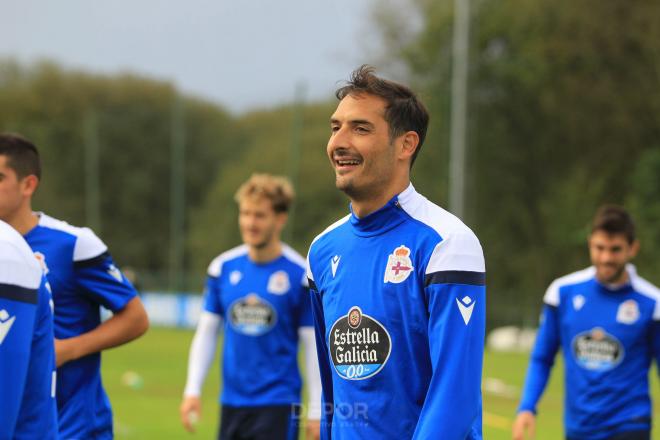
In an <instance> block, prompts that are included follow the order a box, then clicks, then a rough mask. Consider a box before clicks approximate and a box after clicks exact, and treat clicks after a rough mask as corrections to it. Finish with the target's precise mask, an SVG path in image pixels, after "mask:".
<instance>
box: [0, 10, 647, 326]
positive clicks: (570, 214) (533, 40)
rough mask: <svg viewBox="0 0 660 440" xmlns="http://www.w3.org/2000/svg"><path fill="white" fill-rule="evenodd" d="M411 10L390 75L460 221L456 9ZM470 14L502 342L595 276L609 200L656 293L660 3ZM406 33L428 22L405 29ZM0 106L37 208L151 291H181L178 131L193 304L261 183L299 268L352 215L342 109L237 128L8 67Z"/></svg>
mask: <svg viewBox="0 0 660 440" xmlns="http://www.w3.org/2000/svg"><path fill="white" fill-rule="evenodd" d="M399 3H405V5H406V9H405V10H406V11H407V14H408V15H409V16H406V15H405V14H402V13H401V11H402V9H401V8H400V5H399V4H398V3H396V2H382V3H380V4H377V5H376V9H375V10H374V22H375V23H376V25H377V26H376V27H377V28H378V29H380V31H381V38H382V41H383V47H384V48H385V49H386V50H385V52H384V54H383V57H382V65H383V66H385V68H384V69H380V71H381V72H384V73H387V72H388V71H389V72H398V76H397V74H396V73H395V74H393V75H392V76H393V77H394V78H395V79H402V80H405V81H406V82H411V83H412V85H413V86H414V88H415V89H416V90H419V91H420V94H421V95H422V98H423V99H424V101H425V102H426V103H427V104H428V106H429V108H430V112H431V118H432V120H431V122H432V125H431V128H430V131H429V136H428V138H427V141H426V144H425V146H424V147H423V150H422V152H421V153H420V154H421V156H420V157H421V158H422V160H419V161H417V163H416V164H415V166H414V168H413V173H412V178H413V183H414V184H415V186H416V187H417V189H418V190H419V191H420V192H422V193H423V194H425V195H426V196H427V197H429V198H430V199H431V200H433V201H435V202H436V203H438V204H440V205H441V206H446V202H447V194H448V191H447V190H448V162H449V152H448V144H449V133H448V130H449V104H450V100H449V96H450V90H449V85H450V83H451V78H450V67H451V56H450V55H451V29H452V17H453V15H452V13H453V12H452V10H451V6H450V5H449V4H448V2H431V1H427V0H407V1H405V2H399ZM472 4H473V16H472V19H471V24H472V30H471V49H470V66H471V68H470V80H469V84H470V88H469V127H468V128H469V130H468V140H469V151H468V170H467V175H468V179H467V181H468V193H467V194H468V195H467V203H466V207H467V213H466V215H465V221H466V223H467V224H468V225H469V226H470V227H471V228H472V229H473V230H474V231H475V232H476V233H477V235H478V236H479V238H480V240H481V242H482V245H483V247H484V250H485V255H486V260H487V271H488V289H489V290H488V292H489V293H488V295H489V308H488V310H489V312H488V313H489V325H491V326H492V325H498V324H503V323H511V322H512V323H517V324H529V325H533V324H534V320H535V319H536V316H537V311H538V309H539V306H540V301H541V298H542V295H543V291H544V289H545V288H546V286H547V284H548V283H549V282H550V281H551V280H552V279H553V278H555V277H557V276H560V275H562V274H565V273H568V272H570V271H573V270H577V269H579V268H582V267H585V266H587V265H588V264H589V261H588V256H587V250H586V236H587V234H588V223H589V221H590V219H591V216H592V214H593V213H594V211H595V209H596V208H597V206H598V205H600V204H602V203H606V202H609V203H619V204H623V205H625V206H626V207H628V208H629V209H630V210H631V211H632V213H633V215H634V217H635V219H636V221H637V225H638V229H639V236H640V238H641V242H642V248H641V253H640V255H639V257H638V259H637V264H638V268H639V271H640V273H641V274H642V275H643V276H645V277H647V278H648V279H650V280H651V281H652V282H655V283H660V263H658V262H659V261H660V228H658V225H659V224H660V145H659V143H660V119H659V117H658V115H660V87H658V86H659V85H660V56H659V55H660V35H659V34H660V27H658V26H657V25H656V24H657V23H658V22H660V21H659V20H660V4H657V2H643V3H642V4H640V5H637V6H636V7H635V8H630V7H629V5H628V4H626V3H624V2H623V1H620V0H617V1H613V2H609V3H607V4H602V2H595V1H593V0H591V1H587V2H581V3H580V2H578V3H575V2H569V1H565V0H562V1H559V2H557V1H552V2H551V1H549V0H537V1H535V2H529V1H527V0H504V1H501V0H499V1H494V0H481V1H473V2H472ZM397 5H399V6H398V7H397ZM400 20H410V22H411V23H416V25H415V26H410V27H408V28H406V31H405V32H403V31H399V32H397V29H400V25H401V23H400ZM388 69H389V70H388ZM401 72H404V73H401ZM347 74H348V72H347ZM0 104H2V105H0V128H1V129H2V131H16V132H19V133H22V134H24V135H26V136H27V137H28V138H31V139H32V140H33V141H34V142H35V143H36V144H37V145H38V146H39V148H40V150H41V152H42V156H43V162H44V176H43V181H42V185H41V187H40V189H39V191H38V194H37V197H36V199H35V207H36V209H39V210H43V211H45V212H47V213H49V214H52V215H54V216H57V217H60V218H63V219H66V220H68V221H69V222H71V223H73V224H78V225H87V224H90V223H91V226H93V227H95V228H96V229H97V230H98V232H99V234H100V235H101V236H102V238H103V239H104V240H105V241H106V242H107V243H108V245H109V246H110V249H111V250H112V252H113V254H114V255H115V258H116V260H117V261H118V262H120V263H121V264H122V265H123V266H132V267H134V268H136V269H137V270H138V273H140V274H142V275H143V277H144V278H143V281H144V285H145V286H144V287H145V288H150V289H151V288H158V289H167V288H168V287H169V285H168V284H167V282H166V280H167V277H166V274H167V273H168V271H169V270H170V269H171V267H172V266H171V258H172V255H171V246H170V245H171V235H172V232H171V224H170V222H171V207H172V203H173V200H172V197H171V194H172V191H173V188H172V185H173V183H172V182H173V181H172V169H173V168H172V160H174V159H173V158H172V154H171V151H172V150H171V149H172V142H173V141H172V139H173V136H174V137H175V136H176V132H175V130H176V127H177V126H180V127H179V130H181V132H182V133H180V137H181V139H182V143H183V145H184V153H183V156H182V157H183V176H184V177H183V181H181V182H178V183H175V185H183V188H184V196H183V199H182V200H183V202H184V205H183V208H182V210H183V213H184V216H183V237H184V240H183V249H184V253H183V270H184V272H185V273H186V274H187V275H188V277H187V282H186V283H184V285H183V288H184V289H188V290H201V286H202V282H203V278H204V272H205V269H206V265H207V264H208V262H209V261H210V260H211V259H212V258H213V256H215V255H217V253H219V252H220V251H222V250H225V249H227V248H229V247H231V246H234V245H237V244H238V243H239V242H240V237H239V236H238V231H237V227H236V216H237V209H236V206H235V202H234V200H233V194H234V191H235V190H236V188H237V187H238V185H239V184H240V183H242V182H243V181H244V180H245V179H247V177H249V175H250V174H251V173H252V172H257V171H258V172H271V173H278V174H285V175H289V176H291V177H292V178H293V180H294V181H295V182H296V183H297V185H296V189H297V193H298V198H297V203H296V205H295V212H294V213H293V214H294V215H293V216H292V219H291V220H292V223H291V224H290V225H289V227H288V230H287V231H285V236H286V237H287V240H288V241H289V242H290V244H291V245H292V246H293V247H295V248H296V249H297V250H299V251H300V252H301V253H302V254H305V253H306V252H307V247H308V246H309V243H310V242H311V240H312V239H313V238H314V236H315V235H316V234H318V233H320V232H321V230H322V229H323V228H324V227H325V226H327V225H328V224H330V223H331V222H332V221H334V220H336V219H338V218H339V217H341V216H343V215H345V214H346V212H347V207H348V202H347V199H346V198H345V197H344V196H343V195H342V194H341V193H340V192H338V191H337V190H336V189H335V188H334V178H333V175H332V171H331V169H330V166H329V163H328V160H327V158H326V157H325V145H326V142H327V138H328V135H329V124H328V119H329V116H330V114H331V113H332V111H333V109H334V107H335V105H336V103H335V102H334V101H328V102H316V103H307V104H304V105H302V104H301V105H298V104H290V105H284V106H280V107H276V108H270V109H264V110H258V111H252V112H249V113H246V114H242V115H234V114H231V113H230V112H228V111H227V110H226V109H224V108H222V107H221V106H220V105H218V104H215V103H211V102H208V101H205V100H203V99H201V98H198V97H193V96H186V95H183V94H182V93H181V92H179V91H177V90H176V88H175V87H174V86H172V85H171V84H169V83H166V82H162V81H155V80H152V79H148V78H144V77H140V76H137V75H131V74H121V75H111V76H108V75H96V74H90V73H85V72H80V71H74V70H69V69H65V68H63V67H61V66H58V65H57V64H54V63H37V64H31V65H21V64H19V63H17V62H15V61H12V60H4V61H3V62H1V63H0ZM177 106H180V107H177ZM177 108H180V113H178V114H179V118H180V120H178V122H177V120H175V118H176V117H177V116H176V115H177V113H176V109H177ZM296 121H298V123H297V122H296ZM95 151H96V153H94V152H95ZM94 154H96V155H97V161H96V162H94V161H90V160H89V157H90V155H94ZM94 164H96V165H94ZM90 167H91V168H90ZM90 176H91V179H92V180H90ZM94 179H96V182H97V185H98V202H97V208H96V211H97V212H98V213H100V214H99V215H98V216H97V217H95V216H94V215H93V210H92V211H90V207H89V205H90V200H92V199H91V198H90V191H92V188H90V187H89V186H90V182H94ZM90 212H91V213H90ZM158 275H160V276H158Z"/></svg>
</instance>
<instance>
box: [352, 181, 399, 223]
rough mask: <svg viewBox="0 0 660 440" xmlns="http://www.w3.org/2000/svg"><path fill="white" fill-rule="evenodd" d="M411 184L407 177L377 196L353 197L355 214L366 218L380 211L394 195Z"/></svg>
mask: <svg viewBox="0 0 660 440" xmlns="http://www.w3.org/2000/svg"><path fill="white" fill-rule="evenodd" d="M409 185H410V180H408V179H406V180H405V181H404V182H402V183H399V184H397V185H393V186H392V187H391V189H389V190H388V191H383V192H382V193H380V194H378V195H376V196H372V197H369V198H364V199H362V198H351V208H352V209H353V214H355V216H356V217H357V218H364V217H366V216H368V215H369V214H371V213H372V212H376V211H378V210H379V209H380V208H382V207H383V206H385V204H386V203H387V202H389V201H390V200H391V199H392V198H393V197H394V196H397V195H399V194H401V193H402V192H404V191H405V190H406V188H408V186H409Z"/></svg>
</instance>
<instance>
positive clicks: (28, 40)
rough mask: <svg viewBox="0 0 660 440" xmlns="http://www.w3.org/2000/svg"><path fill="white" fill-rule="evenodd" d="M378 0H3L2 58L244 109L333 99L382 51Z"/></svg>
mask: <svg viewBox="0 0 660 440" xmlns="http://www.w3.org/2000/svg"><path fill="white" fill-rule="evenodd" d="M374 1H375V0H325V1H323V0H278V1H274V0H231V1H226V0H215V1H213V0H186V1H167V0H131V1H129V0H111V1H103V2H96V1H90V0H60V1H43V0H39V1H37V0H0V11H1V15H2V26H0V57H14V58H16V59H18V60H19V61H21V62H31V61H34V60H37V59H41V58H48V59H51V60H54V61H56V62H58V63H60V64H62V65H64V66H65V67H72V68H80V69H84V70H88V71H92V72H100V73H114V72H119V71H131V72H136V73H139V74H142V75H147V76H150V77H154V78H156V79H160V80H167V81H172V82H174V83H175V84H176V85H177V86H178V87H180V88H181V89H183V90H184V91H185V92H189V93H193V94H195V95H199V96H202V97H205V98H207V99H210V100H212V101H215V102H218V103H221V104H223V105H225V106H226V107H228V108H229V109H231V110H233V111H236V112H242V111H245V110H248V109H250V108H256V107H260V106H264V105H267V106H270V105H274V104H279V103H282V102H287V101H291V100H292V99H293V97H294V93H295V90H296V84H298V83H301V82H302V83H304V84H305V85H306V90H307V93H306V95H307V99H319V98H325V97H330V96H331V94H332V91H333V90H334V88H335V86H336V83H337V81H339V80H343V79H346V78H347V76H348V74H349V73H350V71H351V70H352V69H353V68H354V67H356V66H357V65H359V64H362V63H364V62H368V63H374V61H373V59H372V58H370V57H369V56H368V55H367V54H369V53H373V47H375V46H377V41H378V39H377V37H374V27H373V25H372V22H371V19H370V12H369V11H370V7H371V5H373V3H374Z"/></svg>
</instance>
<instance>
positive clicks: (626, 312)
mask: <svg viewBox="0 0 660 440" xmlns="http://www.w3.org/2000/svg"><path fill="white" fill-rule="evenodd" d="M638 319H639V306H638V305H637V301H635V300H634V299H629V300H627V301H624V302H622V303H621V304H620V305H619V309H618V310H617V311H616V322H620V323H621V324H634V323H635V322H637V320H638Z"/></svg>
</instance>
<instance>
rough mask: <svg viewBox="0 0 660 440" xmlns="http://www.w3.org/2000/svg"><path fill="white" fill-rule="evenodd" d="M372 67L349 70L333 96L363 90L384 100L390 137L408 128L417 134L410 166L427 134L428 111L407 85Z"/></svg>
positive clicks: (359, 92)
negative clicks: (381, 74) (380, 75)
mask: <svg viewBox="0 0 660 440" xmlns="http://www.w3.org/2000/svg"><path fill="white" fill-rule="evenodd" d="M374 71H375V69H374V68H373V67H371V66H369V65H367V64H364V65H362V66H360V67H358V68H357V69H355V70H354V71H353V73H351V78H350V80H349V81H347V83H346V85H344V86H343V87H340V88H339V89H337V91H336V92H335V96H336V97H337V99H339V100H340V101H341V100H342V99H344V98H345V97H347V96H349V95H360V94H363V93H366V94H369V95H374V96H377V97H379V98H382V99H383V100H384V101H385V102H386V106H385V121H387V124H388V125H389V129H390V139H394V138H396V137H398V136H401V135H402V134H404V133H405V132H407V131H414V132H415V133H417V135H418V136H419V144H418V145H417V149H416V150H415V152H414V153H413V156H412V160H411V162H410V166H411V167H412V164H413V163H414V162H415V159H416V158H417V154H418V153H419V150H420V149H421V148H422V145H423V144H424V139H425V138H426V130H427V129H428V126H429V112H428V111H427V110H426V107H425V106H424V104H423V103H422V101H420V100H419V98H417V95H415V93H414V92H413V91H412V90H411V89H410V88H409V87H406V86H404V85H403V84H399V83H396V82H394V81H389V80H386V79H383V78H379V77H377V76H376V75H375V74H374Z"/></svg>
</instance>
